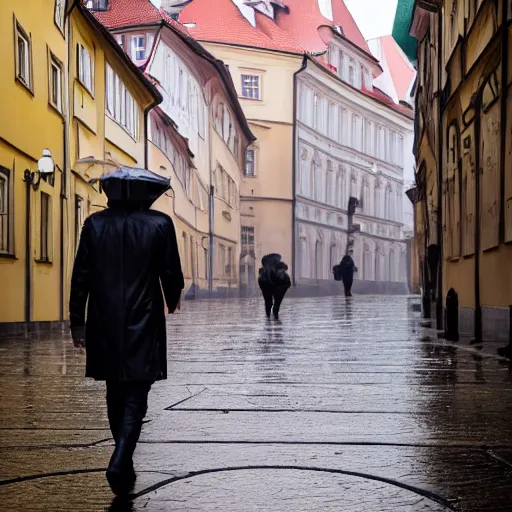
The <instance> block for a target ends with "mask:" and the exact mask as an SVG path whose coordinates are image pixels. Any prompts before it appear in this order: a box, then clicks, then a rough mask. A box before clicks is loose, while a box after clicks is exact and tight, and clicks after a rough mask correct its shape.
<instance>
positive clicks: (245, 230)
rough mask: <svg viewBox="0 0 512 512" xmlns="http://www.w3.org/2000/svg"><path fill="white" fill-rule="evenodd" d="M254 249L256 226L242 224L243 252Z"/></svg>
mask: <svg viewBox="0 0 512 512" xmlns="http://www.w3.org/2000/svg"><path fill="white" fill-rule="evenodd" d="M251 249H252V250H254V227H252V226H242V252H250V250H251Z"/></svg>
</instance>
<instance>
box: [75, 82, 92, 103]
mask: <svg viewBox="0 0 512 512" xmlns="http://www.w3.org/2000/svg"><path fill="white" fill-rule="evenodd" d="M75 80H76V81H77V83H78V84H80V87H81V88H82V89H83V90H84V91H85V92H86V93H87V94H88V95H89V96H90V97H91V99H92V100H94V99H95V98H94V94H93V92H92V91H90V90H89V88H88V87H87V85H85V84H84V83H83V82H82V80H80V78H78V77H76V78H75Z"/></svg>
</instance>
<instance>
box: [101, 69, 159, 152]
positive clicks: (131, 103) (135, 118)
mask: <svg viewBox="0 0 512 512" xmlns="http://www.w3.org/2000/svg"><path fill="white" fill-rule="evenodd" d="M106 75H107V79H106V88H107V90H106V100H105V109H106V111H107V113H108V114H109V116H110V117H111V118H112V119H114V121H116V122H117V123H119V124H120V125H121V126H122V127H123V128H124V129H125V130H126V131H127V132H128V133H129V134H130V135H131V136H132V137H133V138H134V139H137V138H138V136H139V106H138V105H137V103H136V101H135V100H134V99H133V96H132V95H131V94H130V93H129V92H128V90H127V89H126V86H125V85H124V84H123V82H121V79H120V78H119V76H118V75H117V73H116V72H115V71H114V70H113V69H112V67H111V66H110V65H109V64H107V66H106ZM157 136H158V135H157ZM157 145H158V146H159V147H160V149H162V144H157Z"/></svg>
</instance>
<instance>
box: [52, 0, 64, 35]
mask: <svg viewBox="0 0 512 512" xmlns="http://www.w3.org/2000/svg"><path fill="white" fill-rule="evenodd" d="M65 14H66V1H65V0H55V13H54V20H55V24H56V25H57V26H58V27H59V29H60V31H61V32H63V31H64V18H65Z"/></svg>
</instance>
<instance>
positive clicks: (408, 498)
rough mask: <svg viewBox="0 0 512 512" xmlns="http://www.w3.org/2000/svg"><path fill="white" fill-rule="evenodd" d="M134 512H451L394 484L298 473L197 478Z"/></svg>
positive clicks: (148, 499) (157, 494)
mask: <svg viewBox="0 0 512 512" xmlns="http://www.w3.org/2000/svg"><path fill="white" fill-rule="evenodd" d="M134 508H135V510H136V511H142V510H144V511H145V512H160V511H162V512H163V511H165V512H169V511H173V512H174V511H183V512H184V511H192V510H198V511H199V510H200V511H202V512H206V511H213V510H216V511H219V510H222V512H252V511H264V512H273V511H275V512H284V511H290V512H296V511H308V512H311V511H315V510H321V511H322V512H328V511H336V512H387V511H389V512H391V511H392V512H397V511H408V512H409V511H412V510H414V511H415V512H421V511H424V510H428V511H447V510H449V508H447V507H445V506H443V505H441V504H439V503H437V502H435V501H432V500H431V499H428V498H426V497H424V496H421V495H419V494H416V493H415V492H414V491H410V490H407V489H403V488H401V487H398V486H395V485H392V484H390V483H385V482H380V481H375V480H370V479H366V478H360V477H355V476H349V475H344V474H333V473H329V472H318V471H310V470H300V469H241V470H226V471H220V472H216V473H208V474H201V475H196V476H192V477H190V478H185V479H183V480H179V481H176V482H173V483H169V484H167V485H164V486H163V487H161V488H159V489H157V490H155V491H153V492H151V493H149V494H145V495H143V496H141V497H139V498H137V499H136V500H135V507H134Z"/></svg>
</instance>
